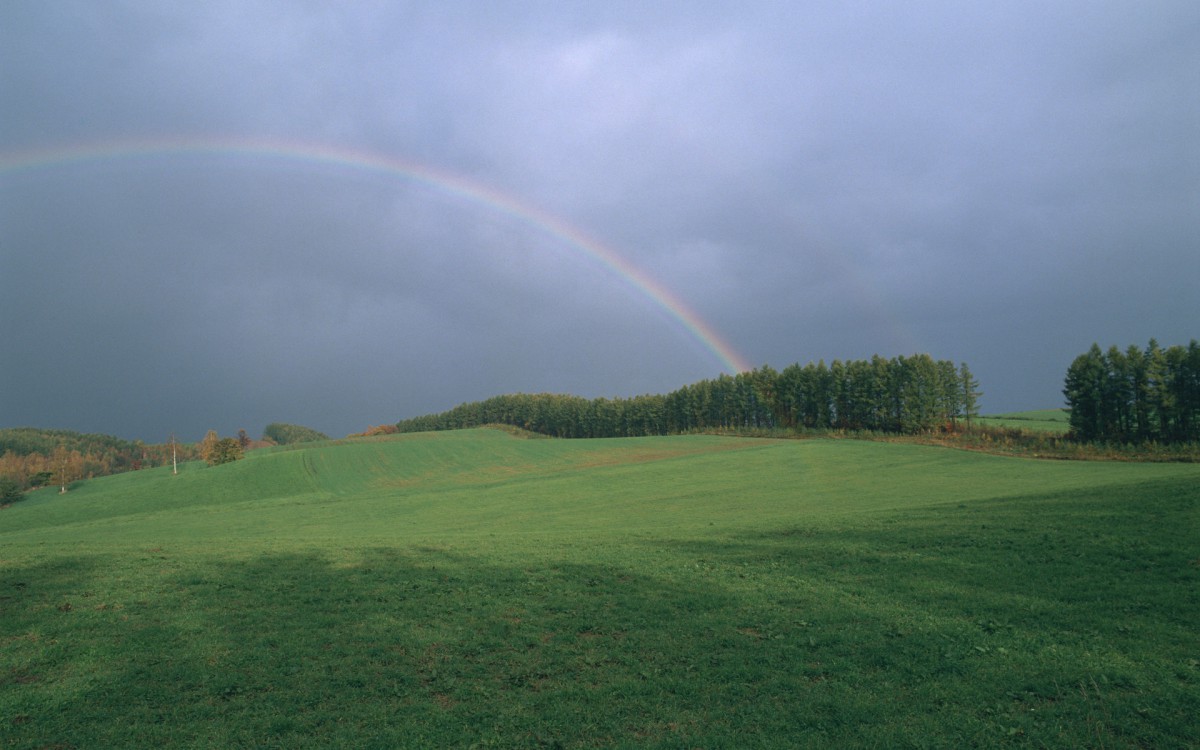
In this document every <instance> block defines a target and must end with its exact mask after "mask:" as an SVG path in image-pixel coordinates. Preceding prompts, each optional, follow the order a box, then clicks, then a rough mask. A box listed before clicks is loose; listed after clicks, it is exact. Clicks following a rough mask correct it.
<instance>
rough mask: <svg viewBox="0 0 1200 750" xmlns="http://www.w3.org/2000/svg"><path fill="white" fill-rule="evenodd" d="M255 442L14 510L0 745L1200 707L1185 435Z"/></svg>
mask: <svg viewBox="0 0 1200 750" xmlns="http://www.w3.org/2000/svg"><path fill="white" fill-rule="evenodd" d="M427 437H428V439H426V438H427ZM439 446H440V449H439ZM292 454H295V455H296V456H297V457H298V458H299V459H300V460H299V462H282V463H276V462H275V458H276V456H290V455H292ZM239 466H240V468H239V470H240V471H244V472H246V474H245V475H238V474H236V473H234V472H233V471H226V470H225V469H226V467H222V468H219V469H211V470H210V469H200V468H189V471H188V472H187V474H181V475H180V476H179V477H170V475H169V474H166V475H164V476H163V477H159V476H149V475H145V474H143V475H137V476H125V477H114V478H110V479H106V480H104V481H103V482H101V481H97V482H92V483H86V484H83V485H81V486H79V487H78V488H77V489H76V490H74V491H72V492H71V493H68V495H67V496H64V497H58V496H54V497H53V498H50V497H45V498H43V499H37V500H33V501H26V502H28V503H30V504H29V505H28V506H23V505H22V504H18V505H14V506H12V507H11V508H9V509H8V510H6V511H3V512H2V513H0V524H3V525H2V526H0V529H3V530H4V531H2V532H0V550H2V551H0V558H2V561H0V613H2V615H3V616H2V617H0V746H5V747H28V748H39V747H47V746H51V747H53V746H57V747H98V746H128V747H133V746H148V745H155V744H159V745H166V746H172V747H211V746H227V747H329V746H356V747H469V746H472V745H475V746H480V747H488V746H491V747H539V746H541V747H555V746H561V747H796V746H836V745H841V746H859V747H863V746H876V747H880V746H882V747H903V746H922V747H963V746H1007V745H1012V746H1031V747H1101V746H1103V747H1185V746H1189V745H1194V744H1195V743H1196V741H1197V739H1198V731H1200V729H1198V722H1197V719H1196V718H1195V717H1196V716H1197V715H1198V714H1200V653H1198V652H1197V639H1196V637H1195V630H1194V628H1195V622H1196V621H1197V615H1200V601H1198V594H1197V592H1198V590H1200V589H1198V588H1197V583H1200V580H1198V578H1200V549H1198V539H1200V534H1198V533H1197V532H1198V531H1200V515H1198V514H1200V511H1198V507H1200V506H1198V502H1200V491H1198V489H1197V487H1198V485H1200V482H1197V479H1198V478H1200V472H1198V471H1197V470H1196V469H1195V468H1192V467H1188V466H1178V465H1167V466H1148V465H1128V464H1099V463H1095V464H1088V463H1079V462H1070V463H1067V462H1033V461H1020V460H1016V459H1009V458H998V457H993V456H981V455H978V454H970V453H965V452H958V451H949V450H942V449H935V448H922V447H918V446H897V445H887V444H876V443H855V442H851V441H804V442H795V441H779V442H773V441H750V440H740V441H739V440H731V439H722V438H666V439H647V440H633V441H624V440H613V441H545V440H540V441H527V440H518V439H514V438H511V437H509V436H506V435H503V434H501V433H493V432H489V431H472V432H466V433H448V434H446V436H445V437H441V436H439V437H436V438H433V437H431V436H420V437H417V438H413V437H409V438H406V439H405V440H394V441H386V440H385V441H362V442H352V443H347V444H342V445H330V446H326V447H321V448H312V449H306V450H303V451H294V452H290V453H279V454H276V455H271V454H268V455H265V456H264V457H263V458H261V459H259V458H252V459H248V460H247V461H245V462H243V463H242V464H241V465H239ZM506 466H507V467H510V468H514V471H513V472H512V473H510V474H507V475H506V474H505V472H504V471H503V468H504V467H506ZM252 470H253V471H252ZM254 472H261V473H262V474H263V475H264V476H260V477H258V478H254V476H253V475H254ZM405 472H408V473H409V477H412V478H419V480H418V481H415V482H412V483H409V484H405V485H402V486H397V485H396V482H397V480H404V478H405ZM185 476H188V477H198V478H197V479H190V478H189V479H188V480H187V481H192V482H195V484H188V485H185V484H182V483H181V480H184V477H185ZM139 477H140V478H141V480H142V481H143V482H145V486H142V484H141V482H139V481H137V480H138V479H139ZM422 477H423V478H422ZM268 478H270V481H268ZM201 479H203V480H204V481H201ZM255 482H261V485H259V484H255ZM276 482H278V483H282V484H286V485H287V487H293V488H295V489H296V492H295V494H292V495H285V494H280V493H279V492H274V493H273V492H270V491H266V492H262V496H261V497H257V498H256V497H253V496H252V495H253V493H249V494H247V495H246V496H242V495H239V488H244V487H246V486H252V487H257V486H262V485H271V486H273V487H274V488H275V489H276V490H278V489H279V486H276V484H275V483H276ZM206 483H211V484H212V486H211V487H205V484H206ZM97 487H100V488H101V489H96V488H97ZM180 487H182V488H186V490H187V492H188V493H189V494H190V496H191V502H190V503H189V501H188V497H179V496H177V495H176V494H173V493H174V488H180ZM202 488H204V489H205V491H204V492H200V491H199V490H200V489H202ZM143 492H144V493H145V494H144V495H143V494H139V493H143ZM260 492H261V491H260ZM70 502H77V506H76V508H77V512H78V514H79V515H80V516H81V518H80V519H78V520H72V519H71V518H70V514H64V515H63V516H62V521H61V522H60V523H59V524H57V525H52V526H47V525H45V524H44V523H37V522H34V521H32V520H30V519H29V518H27V517H26V514H28V515H37V514H40V513H43V512H49V511H51V510H54V511H55V512H60V511H59V510H58V507H57V505H56V504H58V503H63V504H65V503H70ZM122 503H128V505H126V506H125V507H124V508H120V507H118V506H121V505H122ZM10 522H11V523H10Z"/></svg>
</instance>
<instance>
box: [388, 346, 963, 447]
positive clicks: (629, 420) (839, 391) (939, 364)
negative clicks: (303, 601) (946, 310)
mask: <svg viewBox="0 0 1200 750" xmlns="http://www.w3.org/2000/svg"><path fill="white" fill-rule="evenodd" d="M978 388H979V383H978V381H976V380H975V378H974V377H973V376H972V374H971V371H970V369H969V368H968V367H967V365H966V364H965V363H963V364H961V365H958V366H955V364H954V363H953V362H950V361H948V360H934V359H933V358H932V357H931V356H929V355H928V354H916V355H913V356H911V357H902V356H901V357H895V358H893V359H884V358H883V357H880V356H878V355H876V356H875V357H872V358H871V359H870V360H853V361H847V362H842V361H840V360H834V361H833V362H832V363H831V364H829V365H828V366H827V365H826V364H825V362H824V361H823V360H822V361H820V362H817V363H815V364H813V363H809V364H807V365H804V366H801V365H799V364H793V365H789V366H788V367H785V368H784V369H783V370H782V371H777V370H775V369H773V368H771V367H770V366H763V367H760V368H757V369H754V370H750V371H748V372H742V373H739V374H737V375H721V376H719V377H717V378H715V379H710V380H702V381H700V382H698V383H693V384H691V385H687V386H684V387H683V388H680V389H678V390H676V391H672V392H671V393H668V394H666V395H642V396H634V397H632V398H612V399H609V398H596V399H586V398H582V397H579V396H568V395H559V394H546V393H542V394H522V393H518V394H510V395H505V396H496V397H493V398H489V399H487V400H485V401H476V402H471V403H466V404H461V405H459V406H456V407H454V408H453V409H450V410H449V411H445V412H441V413H439V414H429V415H425V416H420V417H414V418H411V419H406V420H403V421H401V422H399V423H397V424H396V426H395V430H394V431H396V432H425V431H431V430H451V429H461V428H465V427H478V426H480V425H485V424H506V425H512V426H515V427H520V428H523V429H526V430H530V431H532V432H538V433H543V434H546V435H552V436H555V437H564V438H593V437H636V436H643V435H667V434H675V433H684V432H694V431H704V430H731V431H753V430H774V429H791V430H798V429H814V430H872V431H880V432H895V433H907V434H916V433H921V432H930V431H934V430H941V429H946V428H950V427H953V426H954V425H956V424H957V423H958V421H959V420H964V419H965V420H970V419H971V418H972V417H975V416H977V414H978V398H979V396H980V395H981V394H980V393H979V390H978ZM382 431H384V432H392V431H393V430H382ZM375 432H376V433H378V432H381V430H379V429H378V428H376V429H375Z"/></svg>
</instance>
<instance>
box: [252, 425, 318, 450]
mask: <svg viewBox="0 0 1200 750" xmlns="http://www.w3.org/2000/svg"><path fill="white" fill-rule="evenodd" d="M328 439H329V436H328V435H326V434H325V433H323V432H317V431H316V430H314V429H312V428H311V427H303V426H301V425H298V424H286V423H284V422H272V423H271V424H269V425H267V426H266V427H265V428H264V429H263V440H270V441H271V442H273V443H275V444H276V445H292V444H293V443H311V442H313V441H315V440H328Z"/></svg>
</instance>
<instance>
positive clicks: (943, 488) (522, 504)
mask: <svg viewBox="0 0 1200 750" xmlns="http://www.w3.org/2000/svg"><path fill="white" fill-rule="evenodd" d="M1173 476H1200V467H1195V466H1188V465H1170V466H1150V465H1141V464H1103V463H1080V462H1048V461H1047V462H1038V461H1029V460H1022V459H1015V458H1007V457H1000V456H988V455H982V454H977V453H968V452H962V451H953V450H945V449H940V448H935V447H925V446H916V445H889V444H882V443H873V442H859V441H850V440H841V441H828V440H810V441H794V440H748V439H741V438H725V437H715V436H683V437H655V438H628V439H618V440H576V441H563V440H524V439H519V438H515V437H513V436H511V435H509V434H506V433H503V432H500V431H494V430H487V429H480V430H463V431H453V432H443V433H425V434H414V435H400V436H391V437H381V438H364V439H356V440H345V441H334V442H330V443H323V444H316V445H309V446H305V447H300V448H293V449H282V448H281V449H275V450H266V451H256V452H253V453H251V454H250V455H249V456H248V457H247V458H246V459H245V460H243V461H239V462H236V463H233V464H228V465H224V466H219V467H205V466H203V464H200V463H192V464H188V465H186V466H185V467H184V469H183V470H182V471H181V473H180V474H179V475H178V476H173V475H172V474H171V472H170V470H169V469H167V468H161V469H154V470H148V471H143V472H137V473H134V474H126V475H120V476H114V477H104V478H100V479H96V480H93V481H90V482H84V483H80V484H79V485H78V486H77V487H76V489H74V490H73V491H71V492H70V493H68V494H67V495H63V496H60V495H58V494H57V493H56V492H54V491H52V490H45V491H41V492H37V493H33V494H32V495H31V496H30V499H29V500H26V501H24V502H22V503H19V504H17V505H14V506H12V507H11V508H9V509H8V510H7V511H5V513H4V516H3V517H2V519H0V520H2V521H3V523H2V525H0V539H6V540H7V541H8V542H10V543H17V542H19V541H21V540H22V539H23V538H27V539H28V540H30V541H32V540H35V539H36V540H37V541H38V542H39V543H41V542H49V541H54V540H61V541H63V542H65V543H71V544H74V543H76V542H77V541H78V540H79V539H86V540H87V542H88V543H89V544H101V543H104V544H121V543H125V542H128V541H130V540H142V539H145V540H157V541H160V542H166V541H173V542H174V541H178V542H185V543H205V542H206V541H207V540H226V541H228V540H240V541H250V540H278V539H297V540H309V541H317V540H338V539H345V540H360V539H376V540H379V541H387V542H393V543H394V542H404V541H411V540H413V539H415V538H429V537H447V536H449V537H453V536H462V535H478V534H489V535H496V534H525V533H530V532H537V533H539V534H573V533H579V532H586V533H587V534H589V535H597V534H608V535H618V536H619V535H625V534H631V533H638V532H646V531H650V530H654V531H655V532H656V533H658V532H662V531H671V530H674V531H679V532H689V533H690V532H694V531H696V530H698V529H702V528H707V527H708V526H710V525H716V526H719V527H721V528H723V529H728V528H736V527H771V526H778V525H780V524H783V525H787V524H808V523H813V522H814V521H816V520H820V519H823V518H826V517H832V516H838V515H841V514H845V513H857V512H863V511H869V510H879V509H904V508H918V507H926V506H931V505H938V504H944V503H965V502H971V501H979V500H989V499H997V498H1003V497H1016V496H1023V495H1029V494H1031V493H1046V492H1061V491H1077V490H1081V489H1087V488H1089V487H1105V486H1111V485H1114V484H1131V483H1132V484H1136V483H1139V482H1142V481H1145V480H1148V479H1153V478H1163V477H1173Z"/></svg>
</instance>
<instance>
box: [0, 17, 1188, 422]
mask: <svg viewBox="0 0 1200 750" xmlns="http://www.w3.org/2000/svg"><path fill="white" fill-rule="evenodd" d="M181 141H188V142H190V143H193V144H208V146H207V147H206V148H200V149H193V150H191V151H179V152H171V151H165V152H159V153H154V154H140V155H139V154H138V153H136V151H137V145H138V144H151V143H159V144H161V143H163V142H181ZM235 143H242V144H246V143H249V144H291V145H290V146H289V148H291V149H292V152H291V155H288V154H287V153H284V154H280V153H276V154H266V153H264V154H255V153H253V152H246V151H229V150H223V148H222V144H235ZM114 144H124V147H125V148H127V149H132V152H131V151H125V152H121V153H117V152H114V151H113V148H114ZM106 149H107V151H106ZM322 150H323V151H324V152H326V153H328V152H331V151H340V152H354V153H357V154H364V155H369V158H370V159H376V160H378V161H379V162H380V163H383V162H388V163H393V164H394V163H399V162H403V163H407V164H410V165H414V166H415V167H420V168H422V169H426V170H429V171H428V172H427V173H426V174H434V175H444V176H445V178H446V180H457V181H459V182H457V183H455V184H458V185H460V186H462V185H467V186H473V188H472V189H476V192H475V193H474V194H473V195H472V194H470V193H469V192H468V193H463V192H462V191H461V190H460V191H458V192H455V191H454V190H450V189H445V186H444V185H443V186H442V187H439V186H438V185H437V184H435V183H434V182H430V181H429V180H420V179H412V178H408V177H405V176H404V175H403V174H401V173H398V172H388V171H386V170H384V171H379V170H371V169H366V168H363V167H362V166H361V165H360V166H354V165H351V164H339V163H337V162H336V161H324V162H322V161H316V160H313V159H306V158H303V157H302V155H301V154H302V153H315V152H319V151H322ZM89 152H92V153H95V154H102V153H109V154H110V155H109V156H108V157H107V158H92V159H75V160H64V159H62V158H56V157H55V156H54V155H55V154H58V155H59V157H61V156H62V155H63V154H65V153H76V154H79V153H89ZM39 154H40V155H42V156H38V155H39ZM489 195H490V196H497V197H503V199H504V200H505V201H507V202H508V203H507V204H506V205H507V209H505V208H504V207H502V206H498V205H497V204H496V202H495V201H494V200H493V201H490V202H489V201H488V200H486V199H481V198H480V196H489ZM514 207H516V208H514ZM517 208H520V209H522V210H526V213H525V214H524V215H522V214H521V211H519V210H517ZM514 211H516V213H514ZM531 215H532V216H542V217H552V218H553V219H554V220H555V221H556V222H558V225H559V226H560V228H564V227H565V228H569V229H570V230H571V231H574V232H577V233H578V234H579V236H582V237H586V238H590V240H589V241H591V242H593V243H594V246H595V247H603V248H605V249H606V250H607V251H609V252H611V253H613V254H615V256H617V257H618V258H619V259H621V262H625V263H628V264H629V266H630V267H631V268H635V269H637V270H638V272H640V273H642V274H644V276H645V278H647V279H650V280H652V282H653V283H655V284H657V285H659V286H660V287H661V288H662V289H665V290H668V291H669V293H670V294H672V295H673V296H674V298H675V299H677V300H679V301H681V302H682V303H683V304H684V305H685V306H686V307H688V308H690V310H691V311H692V312H694V314H695V315H696V316H697V317H698V319H699V320H701V321H703V323H704V324H705V325H707V326H708V327H709V328H710V329H711V331H713V332H714V333H715V334H716V336H718V337H719V338H720V340H722V341H723V342H724V343H725V344H727V345H728V346H729V347H730V348H731V349H732V350H734V351H735V352H737V353H738V355H740V356H741V357H742V358H743V359H744V360H745V361H747V362H749V363H751V364H752V365H756V366H757V365H762V364H770V365H772V366H773V367H776V368H777V369H782V368H783V367H784V366H786V365H788V364H790V363H793V362H799V363H801V364H803V363H806V362H809V361H816V360H818V359H824V360H826V362H829V361H831V360H833V359H843V360H845V359H859V358H869V357H870V356H871V355H873V354H880V355H883V356H885V357H892V356H896V355H899V354H904V355H908V354H913V353H916V352H928V353H929V354H931V355H933V356H934V357H935V358H938V359H951V360H954V361H955V362H960V361H965V362H967V363H968V364H969V365H970V367H971V368H972V370H973V371H974V372H975V374H976V376H977V377H978V378H979V380H980V381H981V383H982V390H983V391H984V392H985V395H984V397H983V400H982V406H983V409H984V411H985V412H998V411H1007V410H1013V409H1025V408H1043V407H1054V406H1060V405H1062V394H1061V389H1062V380H1063V376H1064V374H1065V372H1066V368H1067V366H1068V365H1069V364H1070V362H1071V360H1072V359H1073V358H1074V357H1075V356H1076V355H1077V354H1080V353H1082V352H1084V351H1086V349H1087V348H1088V347H1089V346H1090V345H1091V344H1092V343H1093V342H1099V343H1100V344H1101V345H1102V346H1105V347H1107V346H1108V345H1110V344H1118V345H1120V346H1121V347H1122V348H1124V347H1126V346H1128V345H1129V344H1134V343H1136V344H1139V345H1141V346H1144V345H1145V344H1146V342H1147V341H1148V340H1149V339H1150V338H1151V337H1155V338H1157V339H1158V341H1159V342H1160V343H1161V344H1163V345H1170V344H1186V343H1187V342H1188V341H1189V340H1190V339H1192V338H1198V337H1200V3H1197V2H1195V0H1179V1H1178V2H1174V1H1168V0H1163V1H1153V2H1096V0H1080V1H1079V2H1068V1H1063V2H1053V3H1045V2H1024V1H1022V0H1006V1H1005V2H978V3H966V2H961V1H960V0H953V1H949V2H910V3H882V2H878V1H877V0H872V1H871V2H843V1H842V0H838V1H837V2H832V1H831V2H747V1H745V0H740V1H739V2H736V3H734V2H730V3H713V2H702V1H701V2H697V1H696V0H689V1H688V2H678V3H676V2H669V1H660V2H653V3H646V2H640V1H639V2H621V1H614V0H607V1H606V2H595V1H594V0H588V1H587V2H578V3H573V2H559V1H557V0H555V1H553V2H523V3H505V2H453V1H452V0H438V2H355V3H333V2H329V3H320V2H296V1H295V0H280V2H252V1H251V0H228V1H227V2H226V1H221V2H217V1H206V2H202V3H162V2H97V1H96V0H81V1H80V2H54V1H51V0H30V1H28V2H26V1H22V0H9V1H8V2H4V3H3V4H0V321H2V326H3V327H2V328H0V331H2V333H0V344H2V353H0V362H2V363H3V364H2V366H0V426H24V425H33V426H40V427H62V428H69V429H77V430H82V431H86V432H107V433H112V434H116V435H120V436H122V437H127V438H140V439H143V440H146V441H148V442H161V441H165V440H166V439H167V437H168V436H169V435H170V434H171V433H172V432H174V433H176V434H178V435H179V436H180V437H181V438H182V439H187V440H195V439H199V438H200V437H201V436H202V435H203V433H204V431H205V430H207V429H209V428H213V429H217V430H219V431H220V432H221V433H222V434H232V433H234V432H236V430H238V429H239V428H245V429H246V430H247V431H248V432H250V433H251V434H252V435H255V436H256V435H258V434H260V433H261V431H262V428H263V427H264V426H265V425H266V424H267V423H269V422H273V421H283V422H294V423H299V424H304V425H307V426H310V427H313V428H316V429H318V430H322V431H324V432H327V433H329V434H331V435H335V436H339V435H345V434H347V433H350V432H357V431H361V430H363V429H365V428H366V427H367V426H368V425H371V424H381V423H385V422H394V421H396V420H398V419H401V418H405V417H410V416H415V415H418V414H424V413H429V412H434V411H441V410H444V409H447V408H450V407H452V406H454V405H456V404H458V403H460V402H463V401H471V400H478V399H482V398H486V397H488V396H492V395H497V394H500V393H511V392H518V391H520V392H530V393H532V392H543V391H549V392H561V393H573V394H578V395H582V396H587V397H596V396H608V397H612V396H633V395H637V394H640V393H666V392H668V391H670V390H673V389H675V388H678V387H680V386H682V385H685V384H687V383H691V382H695V381H697V380H700V379H703V378H711V377H716V376H717V375H718V374H720V373H721V372H722V371H723V370H724V369H725V367H726V366H725V363H724V362H722V360H721V358H720V357H718V356H716V354H714V352H713V351H712V349H711V346H709V345H708V344H706V342H704V341H703V340H701V339H700V338H698V337H697V336H695V335H693V334H692V333H691V332H690V331H689V330H688V328H687V327H686V326H685V325H683V323H682V321H681V320H679V319H678V317H676V316H674V315H672V314H671V313H670V312H669V311H667V310H665V309H664V308H663V307H662V306H661V305H659V304H658V303H656V302H655V301H654V300H653V299H652V298H651V295H648V294H647V293H646V291H645V290H644V289H639V288H638V287H637V285H635V284H633V283H631V282H630V280H629V279H628V278H627V277H626V276H624V275H622V274H621V273H618V272H615V271H614V270H613V269H612V268H611V267H609V266H606V265H605V264H604V263H601V262H599V261H598V260H597V258H596V257H594V256H593V255H592V254H590V253H589V252H587V251H585V249H583V248H581V247H580V246H578V245H573V244H572V243H571V242H570V241H569V240H568V239H565V238H564V237H562V236H561V235H560V234H556V233H555V232H552V231H547V230H546V227H545V226H544V222H543V224H542V225H540V224H539V222H537V221H534V220H531V219H530V216H531ZM710 343H711V342H709V344H710Z"/></svg>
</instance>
